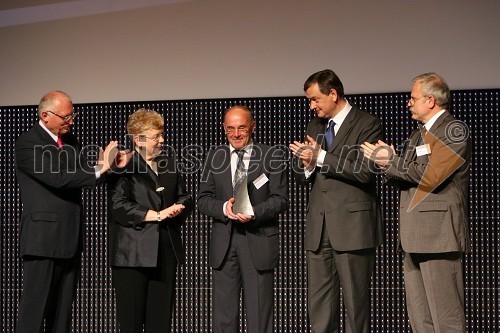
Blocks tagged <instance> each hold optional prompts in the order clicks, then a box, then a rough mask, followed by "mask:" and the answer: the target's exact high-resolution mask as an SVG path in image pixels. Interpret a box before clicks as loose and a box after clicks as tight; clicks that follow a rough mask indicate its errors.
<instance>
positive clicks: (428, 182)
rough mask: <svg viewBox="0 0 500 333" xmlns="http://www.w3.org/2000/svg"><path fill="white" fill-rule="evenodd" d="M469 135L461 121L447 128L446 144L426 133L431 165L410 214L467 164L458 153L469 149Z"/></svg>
mask: <svg viewBox="0 0 500 333" xmlns="http://www.w3.org/2000/svg"><path fill="white" fill-rule="evenodd" d="M469 135H470V132H469V127H468V126H467V125H466V124H465V123H464V122H462V121H459V120H455V121H453V122H451V123H449V124H448V125H447V126H446V129H445V140H446V142H445V141H442V140H440V139H439V138H438V137H436V136H435V135H434V134H432V133H431V132H426V133H425V136H424V144H425V145H426V146H427V149H428V153H429V163H428V164H427V168H426V169H425V171H424V174H423V176H422V179H421V180H420V182H419V184H418V187H417V190H416V191H415V194H414V195H413V198H412V200H411V202H410V205H409V206H408V212H410V211H412V210H413V209H414V208H415V207H416V206H417V205H418V204H419V203H421V202H422V201H423V200H424V199H425V198H426V197H427V196H429V194H430V193H432V192H433V191H435V190H436V189H437V188H438V187H439V186H440V185H441V184H442V183H443V182H444V181H446V179H448V178H449V177H450V176H451V175H453V174H454V173H455V172H456V171H457V170H458V169H459V168H460V167H461V166H462V165H463V164H464V163H465V162H466V161H465V159H464V158H463V157H462V156H461V155H460V154H459V153H458V152H457V151H459V150H464V151H465V150H466V149H468V148H467V144H468V143H467V141H468V139H469ZM454 148H455V149H454Z"/></svg>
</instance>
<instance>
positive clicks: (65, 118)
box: [46, 110, 78, 123]
mask: <svg viewBox="0 0 500 333" xmlns="http://www.w3.org/2000/svg"><path fill="white" fill-rule="evenodd" d="M46 112H50V113H52V114H53V115H54V116H56V117H59V118H61V119H62V120H64V122H65V123H69V122H70V120H75V118H76V117H77V116H78V113H77V112H73V113H72V114H68V115H67V116H64V117H63V116H60V115H58V114H57V113H55V112H52V111H50V110H47V111H46Z"/></svg>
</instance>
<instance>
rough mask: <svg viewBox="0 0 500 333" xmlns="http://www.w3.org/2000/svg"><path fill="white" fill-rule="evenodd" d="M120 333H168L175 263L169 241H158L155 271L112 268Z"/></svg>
mask: <svg viewBox="0 0 500 333" xmlns="http://www.w3.org/2000/svg"><path fill="white" fill-rule="evenodd" d="M111 270H112V279H113V285H114V287H115V293H116V311H117V317H118V323H119V324H120V332H122V333H139V332H142V329H143V327H144V332H146V333H159V332H170V329H171V321H172V312H173V309H174V299H175V276H176V270H177V259H176V257H175V253H174V251H173V248H172V246H171V243H170V240H168V239H167V240H166V241H165V239H162V240H160V248H159V251H158V265H157V267H123V266H120V267H118V266H113V267H111Z"/></svg>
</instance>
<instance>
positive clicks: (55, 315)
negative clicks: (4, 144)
mask: <svg viewBox="0 0 500 333" xmlns="http://www.w3.org/2000/svg"><path fill="white" fill-rule="evenodd" d="M38 116H39V122H38V123H36V124H35V125H34V126H33V128H31V129H30V130H29V131H27V132H26V133H24V134H22V135H21V136H20V137H19V138H18V139H17V141H16V147H15V159H16V176H17V181H18V183H19V187H20V193H21V202H22V204H23V212H22V216H21V231H20V240H19V243H20V245H21V251H20V254H21V256H22V259H23V270H24V276H23V296H22V298H21V302H20V305H19V317H18V323H17V332H20V333H21V332H22V333H25V332H38V331H39V330H40V327H41V326H42V323H43V318H44V317H45V319H46V326H45V327H46V332H61V333H62V332H64V333H67V332H69V331H70V330H71V305H72V302H73V298H74V295H75V292H76V286H77V281H78V276H79V269H80V253H81V251H82V247H83V246H82V245H83V244H82V243H83V238H84V235H83V223H82V206H81V189H82V188H83V187H85V186H92V185H95V184H96V182H97V179H98V178H100V177H101V176H102V175H104V174H105V173H106V172H108V171H109V170H110V169H111V167H114V166H115V163H116V161H117V159H116V158H115V157H118V159H119V161H118V165H119V166H124V165H125V164H126V163H127V161H128V159H129V158H130V156H129V155H126V154H122V153H120V154H117V151H118V150H117V142H115V141H112V142H111V143H110V144H109V145H108V146H107V147H106V149H105V151H104V155H103V156H102V152H101V156H102V158H100V161H101V163H99V164H98V166H96V167H92V166H90V165H89V163H88V161H87V159H86V158H85V156H84V155H83V154H80V147H79V145H78V141H77V139H76V137H75V136H74V135H73V134H71V133H70V132H69V130H70V127H71V126H72V125H73V120H74V118H75V117H76V114H75V113H74V112H73V103H72V101H71V99H70V97H69V96H68V95H67V94H65V93H63V92H61V91H53V92H50V93H47V94H46V95H45V96H44V97H43V98H42V100H41V101H40V104H39V106H38Z"/></svg>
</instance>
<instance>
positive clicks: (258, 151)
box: [247, 143, 263, 186]
mask: <svg viewBox="0 0 500 333" xmlns="http://www.w3.org/2000/svg"><path fill="white" fill-rule="evenodd" d="M262 166H263V163H262V147H261V146H260V145H259V144H255V143H254V145H253V149H252V156H250V161H249V163H248V181H247V182H248V186H250V184H252V183H253V181H254V180H255V179H257V177H259V176H260V174H261V170H262Z"/></svg>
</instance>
